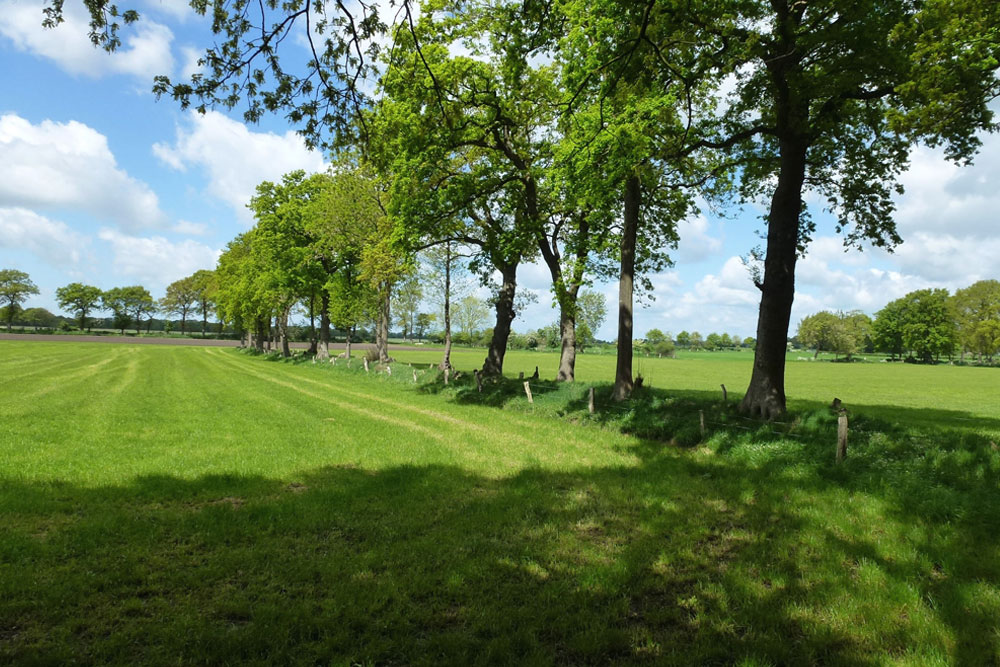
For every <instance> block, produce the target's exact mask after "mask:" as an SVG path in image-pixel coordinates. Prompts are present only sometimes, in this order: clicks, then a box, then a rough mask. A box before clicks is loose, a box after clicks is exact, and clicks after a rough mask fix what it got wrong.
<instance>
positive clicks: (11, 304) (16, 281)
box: [0, 269, 38, 331]
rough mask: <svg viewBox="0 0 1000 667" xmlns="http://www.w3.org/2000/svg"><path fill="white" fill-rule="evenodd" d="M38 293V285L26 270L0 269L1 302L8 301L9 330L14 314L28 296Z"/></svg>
mask: <svg viewBox="0 0 1000 667" xmlns="http://www.w3.org/2000/svg"><path fill="white" fill-rule="evenodd" d="M33 294H38V287H37V286H36V285H35V283H33V282H31V278H30V277H29V276H28V274H27V273H25V272H24V271H18V270H17V269H0V304H2V303H6V306H5V308H6V312H7V331H10V330H11V328H12V327H13V323H14V315H15V314H16V312H17V310H18V309H20V307H21V304H22V303H24V302H25V301H27V300H28V297H29V296H31V295H33Z"/></svg>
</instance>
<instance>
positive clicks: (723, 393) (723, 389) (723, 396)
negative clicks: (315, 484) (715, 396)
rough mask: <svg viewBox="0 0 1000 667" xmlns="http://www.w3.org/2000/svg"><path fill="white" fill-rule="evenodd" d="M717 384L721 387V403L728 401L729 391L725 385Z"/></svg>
mask: <svg viewBox="0 0 1000 667" xmlns="http://www.w3.org/2000/svg"><path fill="white" fill-rule="evenodd" d="M719 386H720V387H722V402H723V403H728V402H729V392H727V391H726V385H724V384H720V385H719Z"/></svg>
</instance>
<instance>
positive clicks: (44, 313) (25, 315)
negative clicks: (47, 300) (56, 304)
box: [18, 308, 59, 330]
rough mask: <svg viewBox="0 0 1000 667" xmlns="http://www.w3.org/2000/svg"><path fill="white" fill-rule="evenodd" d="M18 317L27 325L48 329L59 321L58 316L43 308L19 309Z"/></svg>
mask: <svg viewBox="0 0 1000 667" xmlns="http://www.w3.org/2000/svg"><path fill="white" fill-rule="evenodd" d="M18 319H19V320H20V321H21V322H22V323H23V324H27V325H29V326H32V327H34V328H35V329H36V330H37V329H38V327H43V328H46V329H50V328H52V327H54V326H56V325H57V324H58V323H59V318H57V317H56V316H55V315H53V314H52V313H50V312H49V311H48V310H46V309H45V308H26V309H25V310H22V311H21V314H20V315H19V316H18Z"/></svg>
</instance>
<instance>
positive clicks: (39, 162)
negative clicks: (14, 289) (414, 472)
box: [0, 0, 1000, 339]
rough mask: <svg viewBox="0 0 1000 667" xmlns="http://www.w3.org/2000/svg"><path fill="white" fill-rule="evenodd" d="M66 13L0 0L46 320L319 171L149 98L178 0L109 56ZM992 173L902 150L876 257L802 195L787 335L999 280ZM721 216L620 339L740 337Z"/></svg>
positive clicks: (264, 131) (731, 237) (220, 117)
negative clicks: (824, 316)
mask: <svg viewBox="0 0 1000 667" xmlns="http://www.w3.org/2000/svg"><path fill="white" fill-rule="evenodd" d="M78 4H80V3H77V2H75V1H73V0H71V1H70V2H67V3H66V8H67V22H66V24H64V25H62V26H60V27H59V28H58V29H56V30H44V29H43V28H41V19H42V15H41V4H40V3H38V2H34V1H30V0H20V1H17V0H0V90H2V91H4V92H3V95H2V97H0V268H17V269H20V270H23V271H27V272H28V273H29V274H30V275H31V277H32V279H33V280H34V281H35V283H36V284H37V285H38V286H39V288H40V289H41V294H40V295H39V296H38V297H35V298H33V299H32V301H31V302H30V303H29V304H27V305H28V306H43V307H46V308H49V309H50V310H52V311H53V312H58V308H57V306H56V303H55V296H54V292H55V289H56V288H57V287H60V286H62V285H65V284H67V283H70V282H74V281H82V282H86V283H89V284H94V285H97V286H99V287H101V288H103V289H107V288H110V287H113V286H116V285H128V284H136V283H140V284H143V285H145V286H146V287H148V288H149V289H150V291H151V292H152V293H153V295H154V296H155V297H159V296H162V294H163V290H164V288H165V287H166V285H167V284H169V283H170V282H172V281H173V280H176V279H178V278H181V277H183V276H185V275H189V274H190V273H192V272H194V271H195V270H197V269H201V268H214V264H215V259H216V257H217V256H218V253H219V251H220V250H221V249H222V248H223V247H224V246H225V244H226V242H227V241H229V240H230V239H231V238H233V237H234V236H235V235H236V234H238V233H240V232H241V231H243V230H245V229H247V228H248V227H249V225H250V224H252V219H251V217H250V216H249V215H248V212H247V211H246V209H245V204H246V203H247V202H248V201H249V198H250V196H251V195H252V193H253V189H254V186H255V185H256V184H257V183H259V182H260V181H262V180H276V179H278V178H280V177H281V175H282V174H283V173H285V172H288V171H291V170H292V169H305V170H307V171H316V170H320V169H322V168H323V165H324V161H323V156H322V155H320V154H318V153H316V152H312V151H309V150H307V149H306V148H305V146H304V145H303V143H302V142H301V140H300V139H299V138H298V137H297V135H295V134H294V128H291V127H289V126H288V124H287V123H286V122H285V120H284V119H283V118H280V117H268V118H265V119H264V120H263V121H262V122H261V123H260V124H258V125H250V126H248V125H245V124H244V123H243V122H242V119H241V117H240V114H239V111H238V110H237V112H235V113H232V114H226V113H224V112H220V111H215V112H210V113H209V114H206V115H199V114H197V113H194V112H190V111H182V110H181V109H180V108H179V106H178V105H177V104H176V103H175V102H173V101H172V100H166V99H164V100H160V101H159V102H157V101H156V100H155V98H154V97H153V95H152V94H151V93H150V92H149V91H150V89H151V87H152V78H153V76H154V75H156V74H160V73H169V74H171V75H173V76H174V77H177V76H180V75H183V74H184V73H186V72H191V71H193V68H194V67H195V64H194V63H195V61H196V60H197V56H198V54H199V53H200V49H199V45H204V44H206V43H208V42H207V40H208V39H209V37H210V35H209V34H208V33H207V30H206V29H205V27H204V19H202V18H201V17H197V16H195V15H194V14H193V13H191V11H190V10H189V9H187V8H186V5H185V3H183V2H181V1H180V0H148V1H147V2H145V3H144V4H140V10H141V12H142V14H143V17H142V20H141V21H140V22H139V24H137V26H134V27H130V28H128V29H127V30H126V31H125V32H124V33H123V48H122V49H121V51H120V52H118V53H116V54H113V55H108V54H106V53H104V52H103V51H101V50H98V49H94V48H93V47H92V46H91V45H90V43H89V41H88V40H87V38H86V25H85V21H84V19H83V16H82V10H80V9H77V5H78ZM291 48H299V47H296V46H294V45H292V47H291ZM997 173H1000V141H998V139H997V138H996V137H987V138H986V142H985V146H984V150H983V152H982V154H981V155H980V156H979V158H977V161H976V165H974V166H972V167H966V168H962V169H959V168H957V167H954V166H952V165H950V164H948V163H946V162H945V161H944V160H942V159H941V157H940V155H939V154H938V153H936V152H935V151H931V150H928V149H925V148H918V149H917V150H916V151H915V152H914V155H913V160H912V165H911V168H910V170H909V171H908V172H907V173H906V174H905V175H904V177H903V183H904V185H905V186H906V190H907V193H906V194H905V195H904V196H903V197H901V198H900V199H899V202H898V203H899V212H898V215H897V222H898V225H899V229H900V232H901V234H902V236H903V238H904V243H903V245H901V246H900V247H899V248H898V249H897V250H896V252H895V253H894V254H888V253H886V252H884V251H880V250H871V249H869V250H868V251H867V252H864V253H857V252H853V251H852V252H850V253H847V254H845V253H844V252H843V247H842V244H841V241H840V240H839V238H837V237H836V235H835V233H834V231H833V224H832V220H831V219H830V218H829V216H827V215H826V214H824V213H823V212H822V202H820V201H817V200H813V199H810V205H811V208H812V209H813V214H814V217H815V219H816V220H817V222H818V223H819V229H818V230H817V234H816V235H815V240H814V241H813V243H812V245H811V246H810V251H809V256H808V257H807V258H806V259H805V260H803V261H801V262H800V263H799V269H798V277H797V295H796V301H795V307H794V310H793V315H792V322H793V330H794V325H795V323H797V322H798V321H799V320H800V319H801V318H802V317H804V316H805V315H808V314H810V313H813V312H816V311H818V310H822V309H854V308H858V309H861V310H863V311H865V312H868V313H874V312H875V311H876V310H878V309H879V308H881V307H882V306H883V305H885V303H887V302H888V301H890V300H891V299H894V298H897V297H899V296H902V295H903V294H905V293H906V292H909V291H911V290H914V289H919V288H923V287H946V288H949V289H952V290H954V289H956V288H961V287H964V286H967V285H969V284H971V283H972V282H974V281H976V280H980V279H984V278H1000V262H998V258H1000V225H998V224H997V222H996V217H995V216H996V212H997V211H998V210H1000V188H998V187H997V185H996V177H995V174H997ZM725 213H726V215H725V217H721V216H719V215H716V214H714V213H712V212H710V211H705V212H703V214H702V215H701V216H698V217H695V218H692V219H690V220H687V221H684V223H683V224H682V225H681V245H680V248H679V249H678V251H677V252H676V253H675V258H676V266H675V267H674V269H672V270H670V271H667V272H665V273H663V274H660V275H657V276H654V277H653V283H654V285H655V292H654V294H655V297H656V298H655V300H654V301H653V302H652V303H651V304H650V305H649V306H648V307H646V308H643V309H641V310H639V311H637V314H636V332H637V335H642V334H643V333H644V332H645V331H647V330H648V329H650V328H653V327H657V328H660V329H662V330H665V331H669V332H673V333H677V332H679V331H681V330H682V329H687V330H689V331H691V330H698V331H700V332H701V333H702V334H707V333H709V332H711V331H717V332H720V333H721V332H728V333H731V334H737V335H740V336H750V335H754V331H755V328H756V316H757V302H758V295H757V291H756V288H754V286H753V285H752V284H751V282H750V280H749V277H748V275H747V272H746V270H745V269H744V268H743V266H742V264H741V263H740V261H739V257H740V256H742V255H745V254H746V253H747V251H748V250H750V248H752V247H753V246H755V245H758V244H759V243H760V240H759V239H758V238H757V236H756V235H755V232H756V231H758V230H759V229H760V224H759V221H758V220H757V216H758V215H759V213H760V211H759V210H757V209H756V208H755V207H754V206H746V207H744V210H742V211H738V210H735V209H730V210H727V211H726V212H725ZM519 281H520V284H521V286H522V287H523V288H525V289H530V290H532V291H534V292H536V294H537V295H538V297H539V301H538V303H537V304H535V305H533V306H531V307H530V308H529V309H528V310H527V311H526V312H525V313H524V314H523V315H522V317H520V318H519V320H518V321H517V322H516V323H515V328H516V329H518V330H522V331H523V330H526V329H529V328H535V327H538V326H541V325H544V324H547V323H548V322H551V321H553V320H554V319H555V317H556V312H555V311H554V310H553V309H552V308H551V306H550V303H551V300H550V298H549V296H548V294H549V291H548V290H549V280H548V272H547V271H546V270H545V269H544V267H542V266H540V265H528V266H524V267H522V269H521V271H520V273H519ZM595 289H598V290H600V291H602V292H603V293H605V294H606V296H607V299H608V303H609V306H612V307H609V319H608V321H607V322H606V323H605V325H604V327H602V329H601V331H600V332H599V336H600V337H602V338H609V339H611V338H614V337H615V336H616V324H615V322H614V320H613V317H612V316H611V314H613V312H614V308H613V304H614V303H615V300H616V298H617V285H613V284H607V285H596V286H595Z"/></svg>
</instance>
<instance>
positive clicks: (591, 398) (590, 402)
mask: <svg viewBox="0 0 1000 667" xmlns="http://www.w3.org/2000/svg"><path fill="white" fill-rule="evenodd" d="M587 393H588V394H589V396H588V397H587V409H588V410H589V411H590V414H594V388H593V387H591V388H590V391H589V392H587Z"/></svg>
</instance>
